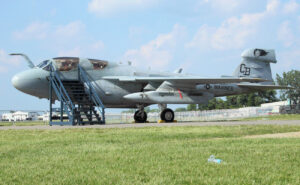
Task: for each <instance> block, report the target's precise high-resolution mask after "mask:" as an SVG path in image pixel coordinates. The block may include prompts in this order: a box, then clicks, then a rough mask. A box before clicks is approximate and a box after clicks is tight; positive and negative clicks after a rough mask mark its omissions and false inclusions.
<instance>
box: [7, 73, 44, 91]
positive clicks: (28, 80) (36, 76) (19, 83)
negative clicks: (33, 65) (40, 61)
mask: <svg viewBox="0 0 300 185" xmlns="http://www.w3.org/2000/svg"><path fill="white" fill-rule="evenodd" d="M45 77H46V76H45V74H44V73H43V72H42V71H40V70H39V69H31V70H27V71H24V72H21V73H18V74H16V75H15V76H13V78H12V79H11V82H12V84H13V86H14V87H15V88H16V89H18V90H20V91H22V92H24V93H27V94H31V95H34V96H36V95H37V93H38V91H39V89H43V88H44V84H45V81H46V78H45ZM46 82H47V81H46ZM46 87H47V86H46Z"/></svg>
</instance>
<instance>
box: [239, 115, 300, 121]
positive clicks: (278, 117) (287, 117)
mask: <svg viewBox="0 0 300 185" xmlns="http://www.w3.org/2000/svg"><path fill="white" fill-rule="evenodd" d="M256 120H300V114H279V115H270V116H261V117H254V118H243V119H240V120H239V121H256Z"/></svg>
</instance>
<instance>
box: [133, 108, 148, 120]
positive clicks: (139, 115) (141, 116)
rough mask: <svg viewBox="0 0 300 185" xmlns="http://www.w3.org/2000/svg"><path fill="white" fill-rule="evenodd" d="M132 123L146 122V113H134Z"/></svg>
mask: <svg viewBox="0 0 300 185" xmlns="http://www.w3.org/2000/svg"><path fill="white" fill-rule="evenodd" d="M134 121H135V122H136V123H145V122H146V121H147V113H146V112H145V111H139V110H138V111H135V113H134Z"/></svg>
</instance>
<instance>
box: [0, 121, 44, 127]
mask: <svg viewBox="0 0 300 185" xmlns="http://www.w3.org/2000/svg"><path fill="white" fill-rule="evenodd" d="M48 124H49V122H45V121H17V122H8V121H1V122H0V126H13V125H14V126H34V125H48Z"/></svg>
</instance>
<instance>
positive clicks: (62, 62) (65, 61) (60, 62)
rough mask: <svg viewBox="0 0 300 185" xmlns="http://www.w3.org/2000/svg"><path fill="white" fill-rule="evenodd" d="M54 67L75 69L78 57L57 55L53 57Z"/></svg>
mask: <svg viewBox="0 0 300 185" xmlns="http://www.w3.org/2000/svg"><path fill="white" fill-rule="evenodd" d="M54 61H55V63H56V68H57V69H58V70H59V71H71V70H76V69H77V67H78V63H79V58H75V57H59V58H54Z"/></svg>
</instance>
